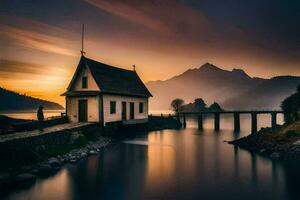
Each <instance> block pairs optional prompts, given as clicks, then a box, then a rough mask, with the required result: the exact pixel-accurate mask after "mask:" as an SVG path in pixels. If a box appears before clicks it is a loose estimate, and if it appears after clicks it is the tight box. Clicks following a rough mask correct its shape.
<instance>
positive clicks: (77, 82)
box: [72, 67, 100, 91]
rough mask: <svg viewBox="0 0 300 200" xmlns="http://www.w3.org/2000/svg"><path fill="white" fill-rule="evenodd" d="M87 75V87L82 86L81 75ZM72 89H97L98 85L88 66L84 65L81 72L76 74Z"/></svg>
mask: <svg viewBox="0 0 300 200" xmlns="http://www.w3.org/2000/svg"><path fill="white" fill-rule="evenodd" d="M83 76H86V77H87V80H88V81H87V82H88V87H87V88H82V77H83ZM72 90H73V91H99V90H100V89H99V87H98V85H97V83H96V81H95V79H94V78H93V76H92V73H91V71H90V69H89V68H88V67H86V68H85V69H84V70H82V72H81V73H80V74H79V75H78V77H77V80H75V82H74V85H73V88H72Z"/></svg>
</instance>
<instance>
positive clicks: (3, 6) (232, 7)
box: [0, 0, 300, 104]
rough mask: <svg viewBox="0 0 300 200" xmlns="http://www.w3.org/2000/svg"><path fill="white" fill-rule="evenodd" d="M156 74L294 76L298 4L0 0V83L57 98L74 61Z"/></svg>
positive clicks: (298, 70)
mask: <svg viewBox="0 0 300 200" xmlns="http://www.w3.org/2000/svg"><path fill="white" fill-rule="evenodd" d="M83 23H84V24H85V27H86V35H85V38H86V39H85V51H86V52H87V54H86V56H87V57H90V58H93V59H96V60H99V61H101V62H104V63H107V64H111V65H115V66H119V67H123V68H127V69H131V68H132V65H133V64H135V65H136V66H137V72H138V73H139V74H140V75H141V77H142V79H143V80H144V81H145V82H147V81H150V80H160V79H161V80H164V79H168V78H170V77H172V76H174V75H177V74H179V73H182V72H184V71H185V70H187V69H188V68H196V67H200V66H201V65H202V64H204V63H206V62H210V63H213V64H215V65H217V66H219V67H222V68H224V69H229V70H231V69H232V68H242V69H244V70H245V71H246V72H247V73H248V74H249V75H250V76H259V77H272V76H277V75H298V76H300V1H298V0H285V1H282V0H252V1H248V0H236V1H233V0H215V1H213V0H177V1H175V0H143V1H141V0H109V1H108V0H51V1H50V0H49V1H48V0H0V36H1V37H0V86H2V87H5V88H8V89H11V90H15V91H18V92H21V93H26V94H28V95H32V96H35V97H39V98H43V99H48V100H52V101H55V102H59V103H62V104H63V98H62V97H59V94H61V93H62V92H64V90H65V88H66V87H67V84H68V82H69V81H70V79H71V77H72V74H73V72H74V70H75V68H76V66H77V63H78V61H79V58H80V46H81V24H83Z"/></svg>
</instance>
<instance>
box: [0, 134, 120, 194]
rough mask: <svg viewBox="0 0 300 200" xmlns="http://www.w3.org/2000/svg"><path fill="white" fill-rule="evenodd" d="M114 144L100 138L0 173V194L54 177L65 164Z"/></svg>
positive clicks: (107, 138)
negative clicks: (39, 179)
mask: <svg viewBox="0 0 300 200" xmlns="http://www.w3.org/2000/svg"><path fill="white" fill-rule="evenodd" d="M114 143H116V141H115V140H114V139H112V138H109V137H103V136H100V137H99V138H98V139H97V140H96V141H93V142H89V143H88V144H87V145H86V146H85V147H82V148H79V149H73V150H71V151H70V152H68V153H66V154H62V155H57V156H55V157H51V158H49V159H47V160H45V161H43V162H40V163H36V164H33V165H27V166H20V167H19V168H18V169H8V170H6V171H5V172H2V173H0V194H1V192H4V191H5V192H7V190H10V189H16V188H23V187H27V186H29V185H31V184H33V183H34V182H35V181H36V179H37V178H38V177H45V176H50V175H53V174H55V173H56V172H58V171H59V170H60V169H61V168H62V167H63V166H64V165H65V164H76V163H77V162H79V161H80V160H82V159H84V158H86V157H88V156H91V155H95V154H97V153H98V152H99V151H101V150H103V149H104V148H107V147H109V146H111V145H113V144H114ZM0 197H1V195H0Z"/></svg>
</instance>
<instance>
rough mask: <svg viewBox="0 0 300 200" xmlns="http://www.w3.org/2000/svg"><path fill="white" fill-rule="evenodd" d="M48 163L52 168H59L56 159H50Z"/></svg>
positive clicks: (58, 162) (59, 165)
mask: <svg viewBox="0 0 300 200" xmlns="http://www.w3.org/2000/svg"><path fill="white" fill-rule="evenodd" d="M48 163H49V165H50V166H51V167H53V168H60V167H61V163H60V161H59V160H58V159H57V158H50V159H49V162H48Z"/></svg>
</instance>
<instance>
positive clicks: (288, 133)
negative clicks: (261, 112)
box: [229, 121, 300, 159]
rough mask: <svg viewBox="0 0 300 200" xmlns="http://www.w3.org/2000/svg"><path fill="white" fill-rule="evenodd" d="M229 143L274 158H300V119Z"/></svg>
mask: <svg viewBox="0 0 300 200" xmlns="http://www.w3.org/2000/svg"><path fill="white" fill-rule="evenodd" d="M229 143H230V144H233V145H236V146H239V147H241V148H244V149H247V150H250V151H255V152H259V153H261V154H263V155H266V156H269V157H271V158H274V159H275V158H276V159H278V158H282V159H300V121H297V122H294V123H291V124H285V125H281V126H278V127H276V128H275V129H272V128H264V129H261V130H260V131H259V132H258V134H257V135H249V136H247V137H243V138H240V139H238V140H235V141H232V142H229Z"/></svg>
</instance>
